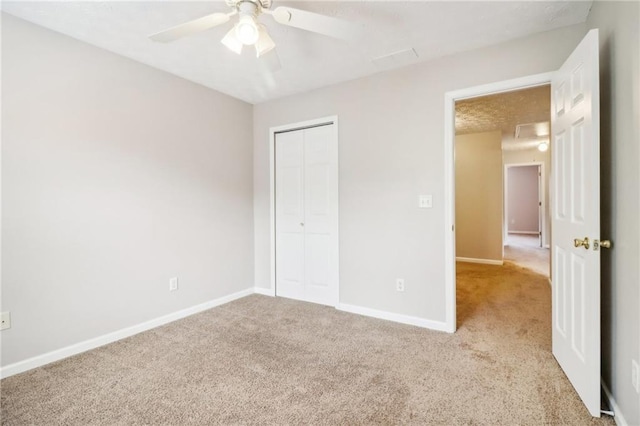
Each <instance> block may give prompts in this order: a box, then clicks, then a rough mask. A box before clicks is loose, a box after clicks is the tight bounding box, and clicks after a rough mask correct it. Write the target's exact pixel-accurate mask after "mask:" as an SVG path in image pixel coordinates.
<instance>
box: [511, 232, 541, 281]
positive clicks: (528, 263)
mask: <svg viewBox="0 0 640 426" xmlns="http://www.w3.org/2000/svg"><path fill="white" fill-rule="evenodd" d="M550 257H551V256H550V253H549V249H548V248H544V247H540V240H539V238H538V237H537V236H535V235H518V234H509V236H508V237H507V241H506V245H505V246H504V260H505V262H510V263H513V264H516V265H518V266H523V267H525V268H527V269H531V270H533V271H535V272H537V273H539V274H542V275H544V276H546V277H549V275H550V269H549V261H550Z"/></svg>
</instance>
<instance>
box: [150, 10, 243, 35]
mask: <svg viewBox="0 0 640 426" xmlns="http://www.w3.org/2000/svg"><path fill="white" fill-rule="evenodd" d="M235 14H236V12H235V11H234V12H231V13H213V14H211V15H207V16H203V17H202V18H198V19H195V20H193V21H189V22H185V23H184V24H180V25H176V26H175V27H171V28H169V29H168V30H164V31H160V32H159V33H156V34H152V35H150V36H149V38H150V39H151V40H153V41H160V42H163V43H168V42H170V41H174V40H177V39H179V38H181V37H185V36H188V35H191V34H194V33H197V32H200V31H204V30H208V29H210V28H213V27H216V26H218V25H221V24H224V23H226V22H228V21H229V19H230V18H231V16H233V15H235Z"/></svg>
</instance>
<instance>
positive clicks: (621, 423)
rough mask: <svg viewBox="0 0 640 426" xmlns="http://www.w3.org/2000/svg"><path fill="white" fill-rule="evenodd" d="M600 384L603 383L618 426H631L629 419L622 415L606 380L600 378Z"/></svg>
mask: <svg viewBox="0 0 640 426" xmlns="http://www.w3.org/2000/svg"><path fill="white" fill-rule="evenodd" d="M600 384H601V385H602V389H603V390H604V395H605V397H606V398H607V401H609V406H610V407H611V411H613V414H614V415H613V420H615V422H616V424H617V425H618V426H629V423H627V420H626V419H625V418H624V416H623V415H622V411H620V407H618V404H617V403H616V400H615V398H614V397H613V395H611V392H610V391H609V388H608V387H607V385H605V384H604V380H602V379H600Z"/></svg>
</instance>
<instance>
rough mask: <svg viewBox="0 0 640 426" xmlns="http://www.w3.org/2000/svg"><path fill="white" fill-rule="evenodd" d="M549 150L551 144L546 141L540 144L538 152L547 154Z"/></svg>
mask: <svg viewBox="0 0 640 426" xmlns="http://www.w3.org/2000/svg"><path fill="white" fill-rule="evenodd" d="M548 149H549V142H547V141H545V142H540V143H539V144H538V151H540V152H545V151H546V150H548Z"/></svg>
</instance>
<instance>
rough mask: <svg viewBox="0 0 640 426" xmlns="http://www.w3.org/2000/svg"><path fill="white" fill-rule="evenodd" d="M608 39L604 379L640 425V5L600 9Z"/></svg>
mask: <svg viewBox="0 0 640 426" xmlns="http://www.w3.org/2000/svg"><path fill="white" fill-rule="evenodd" d="M587 25H588V27H589V28H599V30H600V31H599V36H600V121H601V133H600V150H601V162H600V176H601V191H600V195H601V197H600V200H601V220H602V225H601V236H602V238H609V239H611V240H612V241H613V248H612V249H611V250H609V251H603V252H602V378H603V381H604V383H605V385H606V386H607V387H608V388H609V389H610V390H611V392H612V394H613V397H614V398H615V400H616V403H617V404H618V406H619V408H620V411H621V414H622V415H623V416H624V418H625V419H626V421H627V423H628V424H629V425H638V424H640V396H639V395H638V394H637V393H636V392H635V390H634V389H633V388H632V386H631V360H632V359H635V360H636V361H638V362H640V314H639V311H640V310H639V309H638V306H640V304H639V301H640V284H639V283H640V262H639V259H640V224H639V222H640V220H639V216H640V213H639V212H640V168H639V167H638V164H640V163H639V162H638V159H639V158H640V124H638V123H640V112H639V111H640V99H639V98H640V81H639V80H640V66H639V56H640V32H639V28H640V3H638V2H600V1H596V2H594V5H593V7H592V9H591V13H590V14H589V19H588V21H587Z"/></svg>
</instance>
